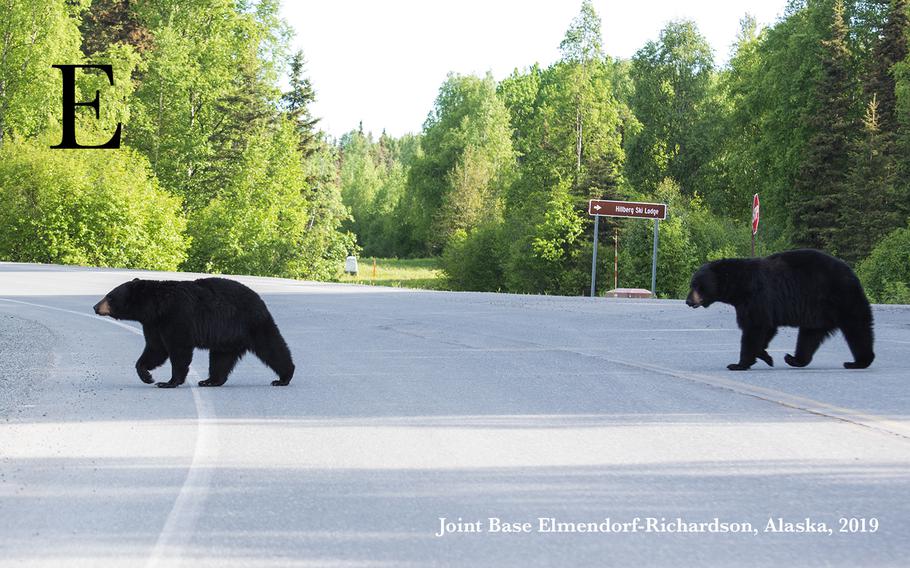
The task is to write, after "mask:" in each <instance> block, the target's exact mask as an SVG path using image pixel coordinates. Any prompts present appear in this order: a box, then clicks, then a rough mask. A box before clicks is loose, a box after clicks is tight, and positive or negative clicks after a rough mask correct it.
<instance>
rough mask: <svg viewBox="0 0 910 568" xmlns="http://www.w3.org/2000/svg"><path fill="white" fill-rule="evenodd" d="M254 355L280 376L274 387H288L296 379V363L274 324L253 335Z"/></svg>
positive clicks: (273, 382)
mask: <svg viewBox="0 0 910 568" xmlns="http://www.w3.org/2000/svg"><path fill="white" fill-rule="evenodd" d="M253 353H255V354H256V357H259V359H261V360H262V362H263V363H265V364H266V365H268V367H269V368H270V369H272V370H273V371H275V373H276V374H277V375H278V380H276V381H272V386H273V387H278V386H286V385H287V384H288V383H290V382H291V379H292V378H293V377H294V361H293V360H292V359H291V351H290V350H289V349H288V344H287V343H285V341H284V338H283V337H281V332H279V331H278V327H277V326H276V325H275V324H274V323H273V324H272V325H270V326H264V327H263V328H262V329H260V330H259V333H256V334H254V335H253Z"/></svg>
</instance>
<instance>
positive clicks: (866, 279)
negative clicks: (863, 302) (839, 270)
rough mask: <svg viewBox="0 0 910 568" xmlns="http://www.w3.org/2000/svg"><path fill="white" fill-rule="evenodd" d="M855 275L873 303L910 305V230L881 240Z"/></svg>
mask: <svg viewBox="0 0 910 568" xmlns="http://www.w3.org/2000/svg"><path fill="white" fill-rule="evenodd" d="M856 272H857V275H858V276H859V278H860V280H862V282H863V287H864V288H865V290H866V294H867V295H868V296H869V298H871V299H872V300H873V301H874V302H881V303H900V304H910V294H908V290H910V227H905V228H901V229H895V230H894V231H893V232H891V233H890V234H889V235H888V236H886V237H885V238H884V239H882V240H881V242H879V243H878V244H877V245H876V246H875V248H874V249H872V252H871V253H870V254H869V256H868V257H867V258H866V259H865V260H863V261H862V262H861V263H860V264H859V266H858V267H857V271H856Z"/></svg>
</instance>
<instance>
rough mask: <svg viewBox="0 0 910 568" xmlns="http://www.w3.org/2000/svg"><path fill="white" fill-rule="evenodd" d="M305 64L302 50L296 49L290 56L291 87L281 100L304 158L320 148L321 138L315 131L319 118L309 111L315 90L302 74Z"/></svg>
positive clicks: (314, 98)
mask: <svg viewBox="0 0 910 568" xmlns="http://www.w3.org/2000/svg"><path fill="white" fill-rule="evenodd" d="M305 64H306V62H305V60H304V58H303V52H300V51H298V52H296V53H295V54H294V55H293V56H292V57H291V73H290V87H291V89H290V90H289V91H288V92H286V93H284V94H283V95H282V97H281V101H282V103H283V104H284V108H285V112H286V116H287V118H288V119H289V120H291V121H292V122H293V123H294V127H295V129H296V130H297V134H298V136H299V137H300V145H299V150H300V152H301V153H302V154H303V157H304V158H309V157H310V156H312V155H313V154H315V153H316V152H317V151H318V150H319V149H320V142H321V139H320V137H319V135H318V133H317V132H316V124H317V123H318V122H319V119H318V118H314V117H313V115H312V113H311V112H310V105H311V104H312V103H313V101H315V100H316V91H314V90H313V85H312V84H311V83H310V79H309V77H306V76H304V74H303V72H304V66H305Z"/></svg>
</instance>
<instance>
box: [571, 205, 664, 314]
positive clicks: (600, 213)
mask: <svg viewBox="0 0 910 568" xmlns="http://www.w3.org/2000/svg"><path fill="white" fill-rule="evenodd" d="M588 215H592V216H593V217H594V255H593V259H592V260H591V296H592V297H593V296H594V294H595V293H596V288H595V284H596V276H597V237H598V229H599V224H598V219H599V218H600V217H637V218H639V219H654V248H653V251H652V253H651V293H652V294H653V295H655V296H656V295H657V290H656V289H657V239H658V236H659V227H660V220H661V219H666V218H667V204H666V203H639V202H636V201H609V200H604V199H592V200H590V201H589V202H588ZM616 238H617V237H614V247H616V246H617V245H616V240H615V239H616ZM614 251H615V252H614V257H617V258H614V268H613V274H614V277H613V280H614V282H613V285H614V288H615V287H616V272H617V271H618V268H619V267H618V251H616V249H615V248H614Z"/></svg>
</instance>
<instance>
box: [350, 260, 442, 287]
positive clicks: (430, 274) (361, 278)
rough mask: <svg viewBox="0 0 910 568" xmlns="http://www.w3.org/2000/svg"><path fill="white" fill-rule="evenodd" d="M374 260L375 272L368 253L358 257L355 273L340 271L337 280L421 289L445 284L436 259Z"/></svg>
mask: <svg viewBox="0 0 910 568" xmlns="http://www.w3.org/2000/svg"><path fill="white" fill-rule="evenodd" d="M375 260H376V270H375V275H374V270H373V259H372V258H370V257H365V258H358V259H357V264H358V269H359V272H358V273H357V275H356V276H352V275H350V274H343V275H342V276H341V278H340V280H339V282H348V283H354V284H366V285H372V286H392V287H395V288H421V289H424V290H443V289H444V287H445V277H444V276H443V274H442V271H441V270H440V269H439V259H436V258H406V259H399V258H377V259H375Z"/></svg>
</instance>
